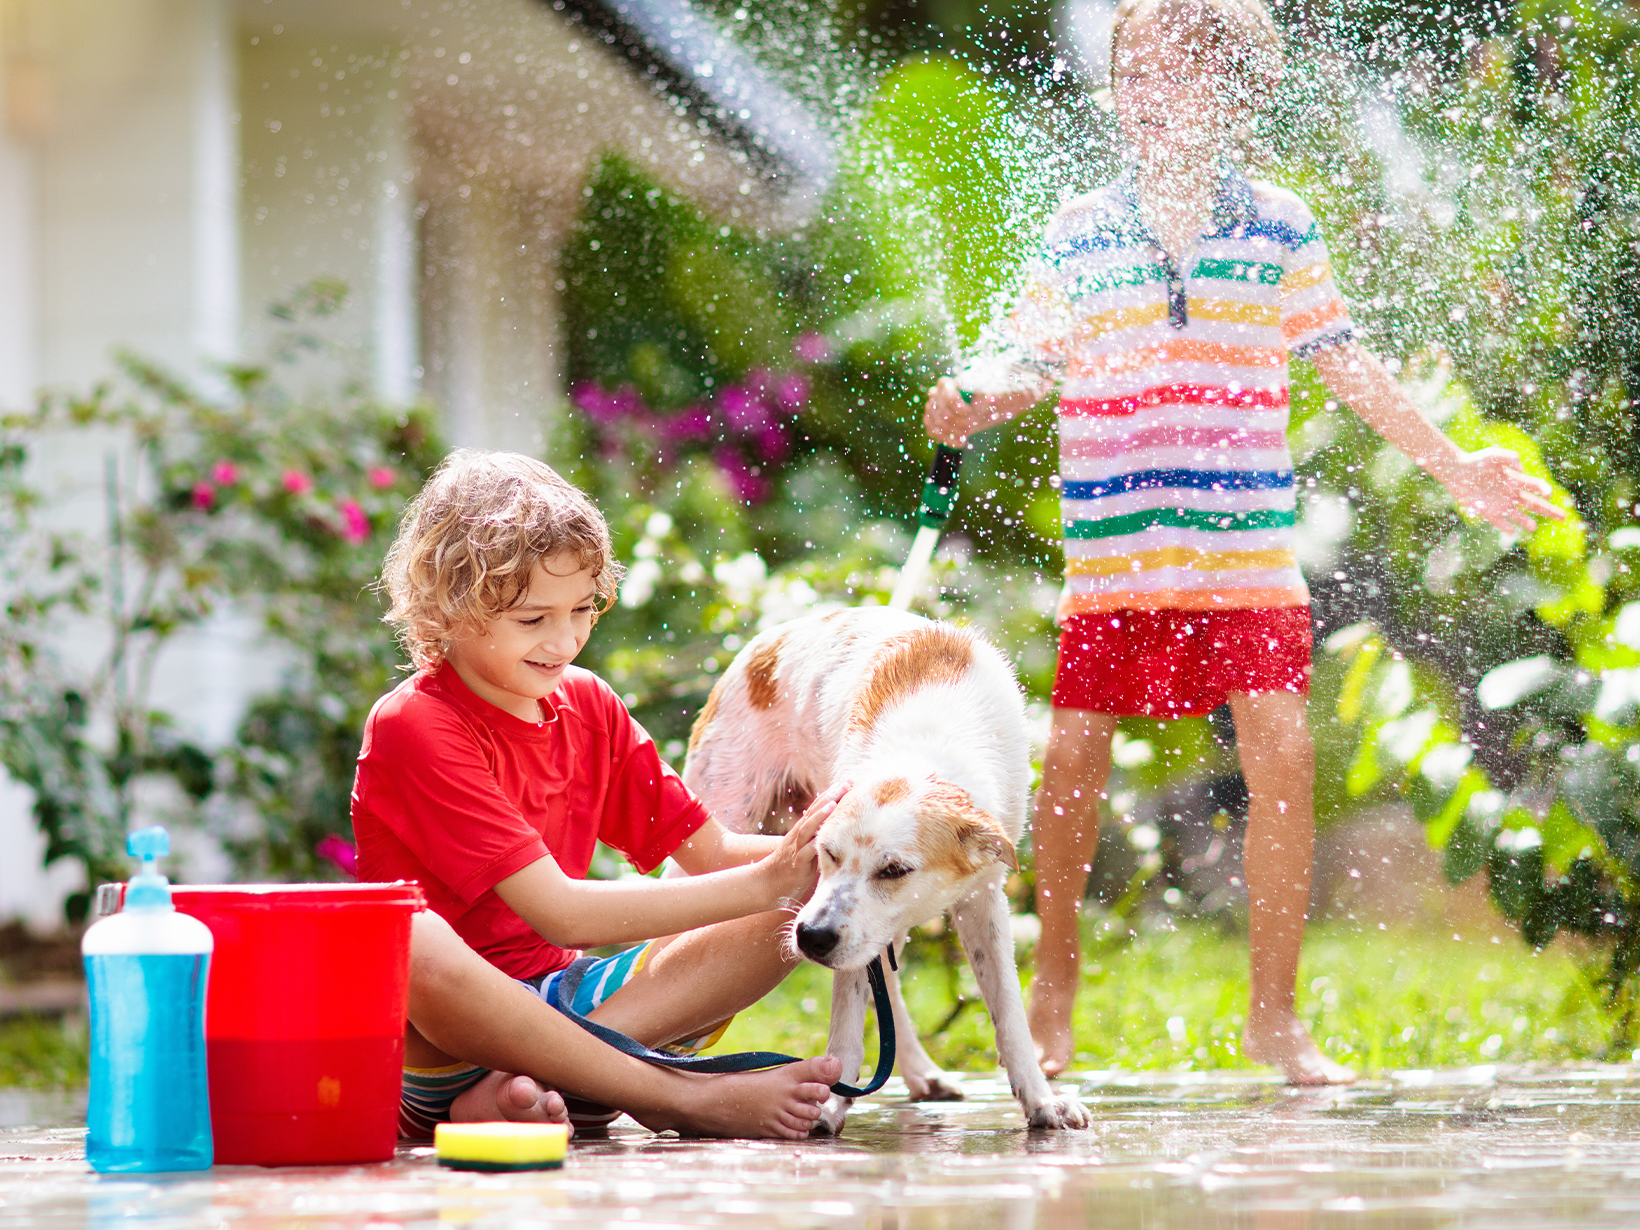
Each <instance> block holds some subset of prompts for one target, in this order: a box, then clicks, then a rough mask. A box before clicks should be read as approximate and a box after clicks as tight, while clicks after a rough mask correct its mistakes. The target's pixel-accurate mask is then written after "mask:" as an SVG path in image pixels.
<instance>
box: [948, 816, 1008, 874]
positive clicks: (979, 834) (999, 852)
mask: <svg viewBox="0 0 1640 1230" xmlns="http://www.w3.org/2000/svg"><path fill="white" fill-rule="evenodd" d="M962 844H963V845H965V846H967V847H968V849H969V850H970V851H972V852H973V855H974V861H975V862H984V861H986V860H988V859H993V858H994V859H996V860H997V862H999V863H1002V864H1004V865H1005V866H1006V867H1007V868H1008V870H1009V871H1018V870H1019V855H1018V854H1016V853H1015V852H1014V843H1013V842H1011V841H1009V840H1008V834H1006V833H1004V832H1003V831H1002V826H1001V825H1000V824H998V823H997V822H996V821H995V820H994V819H992V818H991V816H990V815H988V814H987V813H985V812H982V811H980V809H979V808H977V807H976V808H974V812H973V819H972V820H971V821H970V822H969V824H968V826H967V827H966V828H964V829H963V833H962Z"/></svg>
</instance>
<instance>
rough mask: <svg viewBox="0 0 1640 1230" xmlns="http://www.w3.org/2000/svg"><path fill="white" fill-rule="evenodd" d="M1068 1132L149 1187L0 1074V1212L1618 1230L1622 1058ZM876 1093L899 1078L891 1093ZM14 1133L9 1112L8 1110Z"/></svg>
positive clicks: (226, 1221) (865, 1111) (976, 1114)
mask: <svg viewBox="0 0 1640 1230" xmlns="http://www.w3.org/2000/svg"><path fill="white" fill-rule="evenodd" d="M1080 1083H1081V1085H1082V1088H1083V1093H1084V1096H1085V1098H1086V1100H1087V1101H1088V1103H1089V1105H1090V1106H1091V1107H1092V1108H1093V1110H1094V1114H1095V1120H1096V1122H1095V1127H1094V1129H1093V1130H1092V1131H1089V1132H1082V1133H1063V1134H1048V1133H1042V1134H1032V1133H1027V1132H1025V1131H1024V1130H1022V1128H1021V1126H1020V1122H1021V1121H1020V1116H1019V1114H1018V1111H1017V1110H1016V1109H1015V1107H1014V1105H1013V1103H1012V1102H1011V1100H1009V1098H1008V1096H1007V1089H1006V1085H1005V1083H1004V1082H1002V1081H1000V1080H996V1079H988V1078H987V1079H981V1078H973V1079H970V1080H969V1081H968V1082H967V1083H966V1088H967V1091H968V1095H969V1101H967V1102H965V1103H956V1104H953V1103H944V1104H939V1105H929V1106H917V1105H911V1104H907V1103H905V1102H903V1101H899V1100H898V1098H897V1097H896V1096H895V1094H894V1089H895V1086H896V1085H898V1082H897V1081H896V1082H894V1083H893V1084H891V1085H890V1086H889V1087H888V1089H887V1090H886V1091H885V1094H884V1095H883V1096H879V1097H876V1098H872V1099H869V1100H868V1101H867V1102H866V1103H864V1104H862V1105H861V1106H860V1107H859V1108H857V1109H856V1112H855V1115H854V1117H853V1118H852V1119H851V1120H850V1122H849V1127H848V1131H847V1133H846V1134H845V1135H844V1137H843V1138H842V1139H841V1140H835V1141H833V1140H825V1141H813V1142H807V1143H803V1144H799V1145H791V1144H765V1143H746V1142H734V1143H723V1142H700V1141H686V1140H677V1139H673V1138H670V1137H654V1136H651V1135H650V1134H649V1133H647V1132H645V1131H643V1130H641V1129H639V1128H637V1127H635V1126H622V1125H617V1126H616V1129H615V1131H614V1132H613V1134H612V1136H611V1138H610V1139H609V1140H607V1141H603V1142H598V1143H587V1144H582V1145H579V1146H576V1147H574V1148H573V1149H572V1151H571V1156H570V1160H569V1163H568V1165H566V1166H565V1168H564V1169H563V1170H561V1171H556V1172H550V1171H549V1172H543V1173H537V1174H527V1175H506V1176H488V1175H470V1174H458V1173H453V1172H449V1171H445V1170H441V1169H440V1168H439V1167H437V1166H436V1165H435V1164H434V1163H433V1160H432V1156H431V1151H430V1150H425V1149H407V1150H403V1151H401V1153H400V1156H399V1157H398V1158H397V1159H396V1160H395V1161H393V1162H390V1163H385V1164H383V1165H380V1166H368V1167H337V1168H334V1169H305V1170H272V1171H270V1170H257V1169H252V1168H229V1167H219V1168H217V1169H216V1170H214V1171H211V1172H210V1173H208V1174H204V1175H200V1176H198V1177H190V1178H179V1179H165V1180H157V1181H151V1182H140V1181H133V1180H130V1179H103V1178H99V1177H97V1176H96V1175H94V1174H92V1173H91V1171H90V1170H89V1169H87V1167H86V1166H85V1163H84V1162H83V1160H81V1159H82V1153H81V1137H82V1134H83V1133H82V1131H81V1129H80V1128H79V1127H78V1126H77V1120H78V1119H79V1116H80V1114H81V1105H82V1102H81V1100H80V1099H78V1098H74V1097H62V1096H49V1095H28V1094H22V1093H18V1092H15V1091H0V1123H9V1124H19V1125H20V1126H12V1127H5V1128H0V1230H9V1228H10V1227H25V1226H26V1227H30V1228H31V1230H33V1228H36V1227H38V1228H42V1230H45V1228H52V1227H78V1226H87V1225H89V1226H96V1227H109V1226H114V1225H116V1224H118V1225H120V1226H133V1227H142V1228H143V1230H171V1228H173V1227H175V1228H176V1230H194V1228H196V1227H197V1228H205V1227H211V1228H216V1227H222V1228H224V1230H253V1228H255V1230H261V1228H263V1227H267V1228H270V1230H271V1228H273V1227H279V1228H281V1230H298V1228H300V1230H308V1228H313V1230H319V1228H321V1227H324V1228H328V1227H352V1226H361V1227H363V1226H369V1227H373V1228H374V1227H382V1228H385V1227H388V1226H428V1227H451V1226H510V1225H576V1226H584V1225H598V1224H619V1225H622V1226H659V1225H665V1226H725V1227H743V1228H746V1230H769V1228H772V1227H811V1226H813V1227H831V1226H850V1227H853V1226H866V1227H896V1228H910V1227H941V1228H957V1227H969V1226H973V1227H991V1226H1006V1227H1010V1228H1012V1227H1019V1228H1021V1230H1023V1228H1024V1227H1033V1226H1035V1227H1048V1228H1057V1227H1066V1228H1069V1227H1084V1226H1087V1227H1144V1228H1145V1230H1171V1228H1174V1227H1179V1228H1185V1230H1204V1228H1205V1227H1248V1228H1257V1230H1298V1228H1300V1227H1302V1228H1304V1230H1312V1228H1314V1230H1323V1228H1329V1227H1335V1226H1352V1227H1353V1226H1366V1225H1370V1226H1373V1227H1390V1226H1395V1227H1401V1226H1405V1227H1437V1226H1439V1227H1447V1226H1454V1227H1457V1226H1461V1227H1513V1226H1529V1227H1532V1228H1533V1230H1550V1228H1551V1227H1562V1226H1564V1227H1601V1226H1633V1225H1640V1074H1637V1073H1636V1072H1635V1071H1633V1070H1631V1069H1630V1068H1628V1067H1618V1066H1587V1067H1578V1068H1573V1069H1565V1068H1559V1069H1531V1068H1499V1067H1484V1068H1472V1069H1464V1070H1455V1071H1438V1072H1400V1073H1396V1074H1394V1075H1393V1077H1391V1078H1389V1079H1385V1080H1380V1081H1373V1082H1363V1083H1362V1084H1360V1085H1357V1086H1355V1087H1353V1088H1350V1089H1345V1090H1328V1091H1323V1092H1317V1093H1309V1092H1300V1091H1293V1090H1287V1089H1284V1088H1282V1087H1281V1086H1278V1085H1276V1084H1275V1083H1274V1082H1273V1081H1270V1080H1267V1079H1259V1078H1250V1077H1246V1076H1240V1075H1222V1074H1215V1075H1206V1076H1193V1075H1189V1074H1143V1075H1135V1074H1123V1073H1100V1072H1090V1073H1086V1074H1083V1075H1082V1076H1081V1077H1080ZM900 1096H903V1092H902V1093H901V1095H900ZM25 1120H27V1121H29V1122H31V1123H32V1124H33V1126H21V1124H22V1123H23V1122H24V1121H25Z"/></svg>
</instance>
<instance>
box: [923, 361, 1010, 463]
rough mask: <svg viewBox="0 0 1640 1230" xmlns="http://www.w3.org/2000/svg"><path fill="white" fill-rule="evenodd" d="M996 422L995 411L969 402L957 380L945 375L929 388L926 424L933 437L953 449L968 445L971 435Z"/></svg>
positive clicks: (924, 415)
mask: <svg viewBox="0 0 1640 1230" xmlns="http://www.w3.org/2000/svg"><path fill="white" fill-rule="evenodd" d="M996 421H997V415H996V413H995V411H994V410H993V409H992V408H991V407H990V406H987V405H982V404H979V402H978V401H976V402H975V403H974V404H972V405H970V404H969V403H968V402H967V401H966V400H964V399H963V396H962V392H961V390H960V389H959V388H958V387H957V382H956V381H955V380H953V379H951V377H949V376H946V377H945V378H943V379H942V380H940V382H939V383H938V384H936V385H935V386H934V387H933V388H931V389H929V390H928V405H927V407H926V408H925V409H924V411H923V427H924V428H926V429H927V431H928V434H929V436H930V437H931V438H933V439H935V440H938V441H939V442H940V443H941V444H949V445H950V446H951V447H952V448H966V447H968V437H969V436H971V435H973V434H974V432H976V431H982V430H984V429H985V428H987V427H989V426H991V425H992V424H993V423H995V422H996Z"/></svg>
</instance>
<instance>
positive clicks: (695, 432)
mask: <svg viewBox="0 0 1640 1230" xmlns="http://www.w3.org/2000/svg"><path fill="white" fill-rule="evenodd" d="M661 430H662V431H663V432H664V433H665V435H666V438H667V440H668V441H669V442H671V443H676V442H677V441H679V440H704V439H706V438H707V437H708V436H710V435H711V434H712V412H711V411H710V410H708V409H707V408H706V407H705V406H685V407H684V408H683V409H682V410H679V411H678V412H677V413H676V414H675V415H673V416H672V417H671V418H669V419H667V420H666V421H665V422H664V423H663V424H662V425H661Z"/></svg>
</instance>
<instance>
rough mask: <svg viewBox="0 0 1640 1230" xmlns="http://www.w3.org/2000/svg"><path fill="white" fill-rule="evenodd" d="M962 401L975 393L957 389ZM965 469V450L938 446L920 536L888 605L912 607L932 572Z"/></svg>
mask: <svg viewBox="0 0 1640 1230" xmlns="http://www.w3.org/2000/svg"><path fill="white" fill-rule="evenodd" d="M957 391H958V392H959V393H961V394H962V400H963V401H965V402H969V403H972V402H973V400H974V395H973V394H972V393H970V392H969V391H968V390H967V389H959V390H957ZM961 470H962V450H961V449H956V448H952V447H951V446H950V445H949V444H936V445H935V446H934V462H933V464H932V465H931V466H929V467H928V479H927V481H926V482H924V483H923V489H922V503H921V504H920V505H919V506H918V508H917V537H916V539H915V541H913V542H912V544H911V554H910V555H908V556H907V557H906V561H905V567H903V568H901V569H900V579H899V580H898V581H896V582H895V584H894V595H893V597H891V598H890V599H889V600H888V605H889V606H890V607H891V608H892V609H894V610H896V611H904V610H907V609H909V608H910V606H911V599H912V598H913V597H915V596H916V593H917V590H918V589H920V588H921V587H922V583H923V578H924V577H925V576H927V575H928V565H929V563H930V562H931V561H932V560H933V558H934V548H935V547H936V546H938V545H939V541H940V532H941V531H942V530H944V529H945V523H946V522H947V521H948V520H950V517H951V510H952V509H953V508H955V507H956V504H957V475H958V473H959V472H960V471H961Z"/></svg>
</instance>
